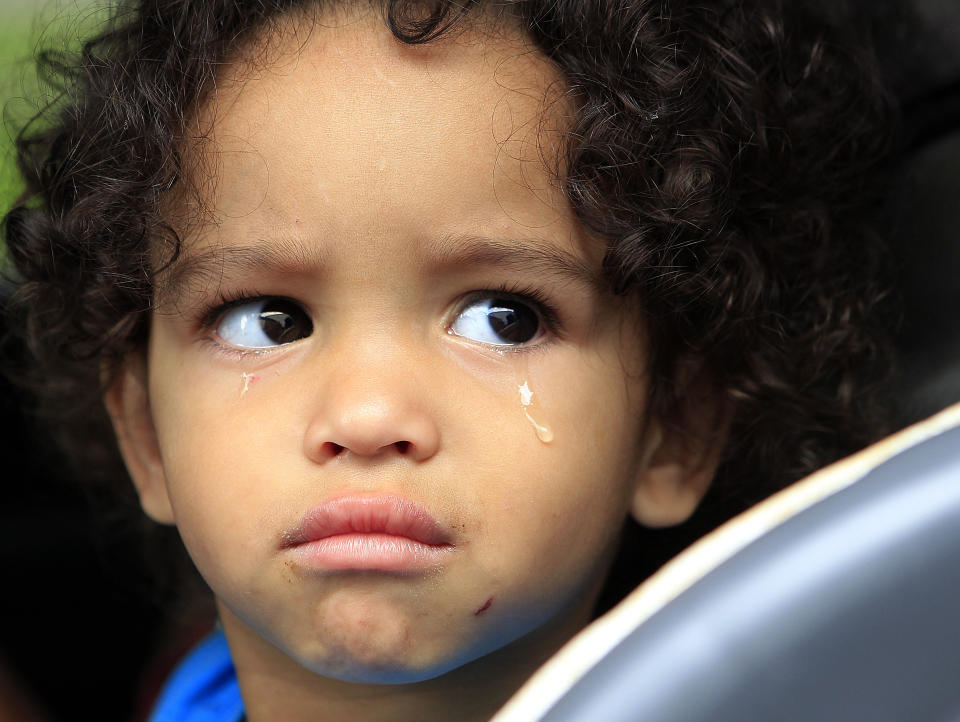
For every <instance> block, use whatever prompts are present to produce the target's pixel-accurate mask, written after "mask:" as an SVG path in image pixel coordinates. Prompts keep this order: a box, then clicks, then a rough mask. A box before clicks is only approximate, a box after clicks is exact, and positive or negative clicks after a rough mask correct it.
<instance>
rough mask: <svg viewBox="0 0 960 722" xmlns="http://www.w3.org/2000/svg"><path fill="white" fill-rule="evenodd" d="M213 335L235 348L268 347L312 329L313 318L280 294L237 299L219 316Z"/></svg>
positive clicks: (295, 339)
mask: <svg viewBox="0 0 960 722" xmlns="http://www.w3.org/2000/svg"><path fill="white" fill-rule="evenodd" d="M216 332H217V336H219V337H220V338H221V339H222V340H224V341H226V342H227V343H228V344H230V345H231V346H237V347H239V348H270V347H273V346H282V345H283V344H287V343H292V342H293V341H298V340H299V339H301V338H306V337H307V336H309V335H310V334H311V333H313V322H312V321H311V320H310V317H309V316H307V313H306V311H304V310H303V309H302V308H301V307H300V306H299V305H297V304H296V303H294V302H293V301H288V300H286V299H283V298H258V299H254V300H251V301H242V302H240V303H237V304H235V305H233V306H231V307H230V308H228V309H227V310H226V311H224V313H223V315H221V316H220V322H219V323H218V324H217V331H216Z"/></svg>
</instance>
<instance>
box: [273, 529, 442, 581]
mask: <svg viewBox="0 0 960 722" xmlns="http://www.w3.org/2000/svg"><path fill="white" fill-rule="evenodd" d="M452 550H453V547H451V546H449V545H441V546H433V545H431V544H424V543H423V542H418V541H416V540H414V539H410V538H408V537H401V536H394V535H392V534H371V533H363V534H357V533H351V534H337V535H336V536H328V537H324V538H323V539H318V540H316V541H312V542H307V543H304V544H299V545H297V546H295V547H293V548H291V549H290V551H291V552H292V553H293V554H294V556H295V557H297V558H298V561H299V562H300V563H301V564H303V565H304V566H307V567H311V568H314V569H318V570H321V571H346V570H353V571H382V572H416V571H426V570H429V569H434V568H436V567H438V566H440V565H441V564H443V562H444V560H445V559H446V557H447V556H448V555H449V554H450V552H451V551H452Z"/></svg>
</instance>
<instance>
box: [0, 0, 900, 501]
mask: <svg viewBox="0 0 960 722" xmlns="http://www.w3.org/2000/svg"><path fill="white" fill-rule="evenodd" d="M326 4H333V3H332V0H330V1H329V2H326V3H325V2H323V1H322V0H321V2H314V1H313V0H309V1H308V0H122V1H121V2H119V7H118V8H117V10H116V11H115V12H114V14H113V16H112V18H111V20H110V21H109V23H108V24H107V25H106V26H105V27H104V28H103V29H102V31H101V32H99V34H97V35H96V36H95V37H93V38H92V39H90V40H89V41H87V42H86V43H85V44H84V45H83V47H82V49H81V50H80V51H79V54H78V56H72V55H68V54H66V53H63V52H60V53H54V52H47V53H46V54H43V55H42V56H41V58H40V62H41V66H42V68H43V69H44V70H45V74H46V77H47V78H48V80H50V81H51V82H52V83H53V84H54V85H55V87H57V88H58V89H59V91H60V95H59V99H58V100H57V101H56V102H54V103H53V104H52V105H51V106H50V107H48V108H47V109H46V110H45V111H44V112H42V113H41V114H40V115H38V116H37V118H35V119H34V121H33V122H32V123H31V124H29V125H28V126H27V127H26V128H25V129H23V131H22V132H21V133H20V135H19V138H18V150H19V167H20V170H21V171H22V173H23V175H24V177H25V179H26V182H27V191H26V193H25V194H24V196H23V197H22V199H21V200H20V201H19V202H18V203H17V204H16V205H15V206H14V207H13V208H12V210H10V211H9V213H8V214H7V215H6V217H5V234H6V242H7V247H8V249H9V260H10V261H12V262H13V264H14V266H15V274H16V276H17V289H16V292H15V294H14V297H13V298H12V300H11V303H10V309H11V313H12V316H11V319H12V322H11V325H12V326H13V328H15V329H17V330H18V331H19V333H20V334H21V335H22V337H23V338H24V339H25V341H26V343H27V345H28V347H29V349H30V350H31V352H32V354H33V361H32V362H31V364H30V369H29V371H30V372H31V373H32V374H33V378H40V379H42V382H41V384H40V386H38V388H39V389H40V390H41V391H42V392H43V398H44V399H45V400H46V403H47V409H48V410H53V411H52V412H51V415H52V416H54V417H55V418H56V419H57V420H58V421H59V422H61V423H60V428H61V436H62V437H63V439H64V443H65V444H68V445H69V446H68V448H69V449H70V450H71V451H70V455H71V456H72V457H74V458H75V459H79V460H82V461H81V464H80V465H81V466H82V467H83V469H85V470H86V471H87V472H91V471H92V472H95V473H97V474H99V475H100V476H101V477H102V479H103V480H105V481H109V482H110V483H113V484H115V485H117V486H124V487H128V486H129V484H128V483H127V482H126V479H125V477H123V476H122V472H121V471H119V470H120V469H121V465H120V463H119V460H118V455H117V452H116V449H115V448H114V445H113V442H112V435H111V433H110V431H109V426H108V424H107V422H106V418H105V413H104V411H103V407H102V403H101V396H102V391H103V388H104V384H105V383H109V381H110V379H109V369H111V368H116V367H117V362H118V361H119V360H120V359H122V358H123V357H124V356H125V355H126V354H128V353H130V352H131V351H134V350H136V349H138V348H141V347H142V346H143V345H144V343H145V341H146V339H147V336H148V332H149V320H150V313H151V304H152V298H153V295H154V288H153V284H154V280H155V278H156V275H155V274H156V268H152V267H151V264H150V248H151V246H154V245H155V243H156V240H157V239H164V240H165V241H168V242H170V243H171V246H170V247H171V249H172V252H173V253H174V254H176V252H178V250H179V242H180V241H179V238H177V236H176V233H175V232H174V231H173V230H172V228H171V227H170V225H169V224H168V223H166V222H165V219H164V216H163V213H162V212H161V208H160V204H161V201H162V200H163V199H165V198H167V197H168V194H170V193H171V192H173V190H174V189H175V188H176V187H177V186H178V183H180V182H181V181H183V180H184V175H185V173H184V172H183V165H182V162H181V161H182V159H181V156H180V154H179V149H181V148H182V147H183V144H184V139H185V137H186V132H185V130H184V124H185V118H188V117H190V115H191V113H192V112H194V111H195V110H196V109H197V108H198V107H200V106H201V105H202V104H203V102H204V99H205V97H206V94H207V93H208V92H210V91H211V89H212V88H213V86H214V81H215V77H216V75H217V73H218V68H219V67H220V66H222V64H223V63H225V62H228V61H229V59H230V57H231V54H233V53H236V52H238V49H241V48H242V47H243V45H244V43H248V42H249V38H251V37H255V36H256V33H257V32H259V31H262V30H264V29H265V28H268V27H269V26H270V25H271V24H272V23H274V22H276V21H277V20H278V19H279V18H280V17H281V15H282V14H284V13H286V12H289V11H291V10H295V9H297V8H299V7H300V6H304V5H310V6H313V5H317V6H319V7H320V8H323V7H324V5H326ZM376 5H377V6H378V7H381V6H382V8H383V12H384V17H385V22H387V23H388V25H389V27H390V29H391V30H392V32H393V34H394V35H395V36H396V37H397V38H398V39H399V40H400V41H402V42H405V43H427V42H431V41H432V40H433V39H435V38H437V37H438V36H440V35H443V34H445V33H449V32H450V31H451V28H455V27H457V26H459V25H462V24H463V23H464V22H467V21H469V17H473V16H476V15H477V14H478V12H479V10H478V9H477V7H476V6H481V9H482V10H483V11H484V12H485V13H488V14H490V13H493V14H495V15H496V16H497V17H498V18H500V20H505V21H508V22H510V23H511V24H514V25H516V26H519V27H520V28H521V29H522V30H523V31H524V32H525V33H526V34H527V35H528V36H529V38H530V39H531V40H532V41H533V43H534V44H535V45H536V47H538V48H539V49H540V50H541V51H542V52H543V54H544V55H545V56H546V57H548V58H549V59H550V60H552V62H553V63H555V64H556V66H557V67H558V68H559V70H560V72H561V73H562V76H563V78H564V79H565V82H566V85H567V90H568V93H569V95H570V97H572V98H574V99H575V106H576V109H577V110H576V115H575V117H574V119H573V120H572V125H571V127H570V128H569V134H568V142H567V144H566V151H565V152H566V157H565V158H564V159H563V167H564V168H565V173H564V174H563V177H562V178H561V179H560V180H561V181H562V186H563V188H564V190H565V193H566V196H567V198H568V199H569V202H570V204H571V206H572V208H573V209H574V211H575V213H576V215H577V217H578V218H579V220H580V221H581V222H582V223H583V224H584V226H585V227H586V228H587V229H589V231H590V232H592V233H593V234H594V235H595V236H596V237H598V238H599V239H601V240H602V241H604V242H605V243H606V244H607V248H608V250H607V253H606V258H605V264H604V271H605V273H606V276H607V279H608V280H609V282H610V283H611V285H612V287H613V288H614V289H615V291H616V292H617V293H619V294H624V295H631V296H635V297H637V298H638V299H640V300H641V301H642V304H641V305H642V308H643V309H644V313H645V314H646V320H647V322H648V326H649V329H650V330H649V334H650V339H651V353H652V358H651V363H652V369H653V378H654V383H653V384H652V390H651V394H652V403H653V407H652V408H653V409H654V410H655V412H656V413H658V414H659V415H660V416H661V417H662V418H665V419H670V418H671V417H672V416H673V415H675V414H676V413H677V409H678V408H681V407H682V405H683V403H684V392H683V389H682V388H681V385H680V384H679V382H678V377H679V370H680V369H689V368H698V369H701V370H703V371H704V372H705V374H706V376H707V378H708V381H709V386H710V388H711V389H712V392H711V393H715V394H716V395H717V396H718V397H719V398H722V399H725V400H726V402H727V403H729V405H730V408H731V409H732V410H733V414H732V426H731V437H730V443H729V446H728V449H727V452H726V456H725V458H724V461H723V463H722V465H721V469H720V471H719V474H718V479H717V483H716V487H717V491H716V492H711V493H713V494H720V495H723V494H725V493H726V494H736V495H738V498H739V501H738V502H737V503H738V504H739V505H740V506H743V505H746V504H749V503H751V502H753V501H755V500H757V499H759V498H762V497H763V496H765V495H767V494H768V493H770V492H771V491H773V490H776V489H778V488H781V487H783V486H784V485H786V484H788V483H790V482H792V481H794V480H796V479H798V478H800V477H802V476H804V475H806V474H807V473H809V472H811V471H813V470H814V469H816V468H818V467H820V466H822V465H823V464H825V463H828V462H830V461H832V460H834V459H837V458H838V457H840V456H843V455H845V454H847V453H849V452H851V451H853V450H855V449H857V448H859V447H861V446H863V445H864V444H866V443H867V442H869V441H870V440H872V439H873V438H875V437H876V436H877V435H878V434H879V433H880V432H882V431H883V428H882V420H883V419H884V418H886V417H885V415H884V414H883V413H882V404H881V403H880V401H879V396H878V395H877V394H876V393H875V392H874V389H875V387H876V383H877V381H878V379H880V378H881V377H882V376H883V375H884V373H885V369H886V367H887V365H888V352H887V343H886V340H885V333H884V330H883V328H884V325H885V323H886V319H885V316H884V314H882V313H880V312H879V308H880V305H879V304H880V301H881V300H882V299H883V297H884V295H885V288H886V287H887V284H886V282H885V281H884V278H885V272H884V270H883V269H884V262H885V261H884V258H885V254H884V251H883V249H882V247H881V245H880V243H879V241H878V239H877V236H876V233H875V232H874V230H873V229H871V227H870V225H869V223H868V222H867V220H868V218H869V211H870V209H871V207H872V205H871V204H872V203H874V202H875V201H876V198H877V197H878V196H877V189H878V186H877V179H878V178H879V177H880V174H878V172H877V171H878V169H879V168H880V167H881V165H882V161H883V159H884V157H885V156H886V154H887V149H888V146H889V139H890V137H891V131H890V129H891V125H892V111H891V107H892V106H891V103H890V100H889V97H888V95H887V94H886V92H885V91H884V89H883V87H882V85H881V83H880V80H879V77H878V73H877V71H876V70H875V68H874V65H873V63H872V62H871V60H870V55H869V53H868V52H867V51H866V50H864V49H863V48H865V47H866V46H865V45H864V44H862V43H860V42H859V41H856V39H854V38H852V37H851V33H850V30H849V28H844V27H841V26H839V25H838V24H836V23H832V22H831V21H830V20H829V17H828V16H827V15H824V14H823V13H815V12H811V11H810V7H809V5H807V6H804V5H803V4H802V3H798V2H793V1H790V0H697V1H696V2H693V1H687V0H670V1H669V2H666V1H665V0H630V1H629V2H627V1H626V0H489V1H487V0H467V1H466V2H464V3H461V2H458V1H457V0H435V1H434V0H429V1H422V2H421V1H420V0H386V1H385V2H383V3H376ZM103 369H107V371H108V372H107V373H106V374H104V373H102V370H103ZM24 373H26V369H21V375H22V374H24ZM91 455H95V456H91ZM118 478H120V479H122V482H121V483H118ZM715 498H717V497H715Z"/></svg>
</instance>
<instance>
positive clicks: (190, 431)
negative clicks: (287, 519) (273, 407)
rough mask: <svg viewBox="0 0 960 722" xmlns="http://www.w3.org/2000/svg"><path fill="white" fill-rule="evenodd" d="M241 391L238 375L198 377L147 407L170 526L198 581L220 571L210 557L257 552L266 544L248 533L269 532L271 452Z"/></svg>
mask: <svg viewBox="0 0 960 722" xmlns="http://www.w3.org/2000/svg"><path fill="white" fill-rule="evenodd" d="M233 381H236V383H232V382H233ZM240 384H241V381H240V379H239V374H238V375H237V379H233V378H232V375H231V376H230V377H226V375H223V376H221V377H212V376H211V377H209V378H206V377H205V376H204V375H203V374H202V373H200V374H197V375H195V376H193V381H192V382H190V383H186V382H180V383H178V384H177V388H176V389H171V388H163V386H162V385H161V386H160V387H159V388H157V389H156V391H157V394H156V396H155V398H156V399H157V401H155V402H154V404H153V407H154V418H155V422H156V424H157V434H158V440H159V444H160V453H161V456H162V458H163V465H164V471H165V474H166V482H167V488H168V492H169V495H170V501H171V505H172V507H173V510H174V515H175V521H176V524H177V527H178V530H179V532H180V535H181V537H182V538H183V541H184V544H185V545H186V547H187V549H188V550H189V552H190V554H191V556H192V557H193V558H194V561H195V562H196V563H197V566H198V567H199V568H200V570H201V572H202V573H203V574H204V576H207V575H208V574H207V571H208V569H210V568H212V567H216V566H219V565H220V562H217V563H213V562H212V560H213V559H214V557H224V556H226V557H230V556H236V557H237V558H239V559H243V558H244V556H245V555H250V554H253V553H255V552H256V553H259V552H261V551H262V550H260V549H259V548H257V545H262V544H263V543H265V542H264V540H263V539H262V534H257V533H255V532H256V531H257V530H258V529H259V530H262V529H271V528H274V526H272V525H271V524H270V514H271V510H274V511H275V506H276V504H275V502H274V503H272V502H271V500H270V499H269V498H268V494H269V491H270V489H271V486H272V484H271V479H270V478H269V476H270V474H271V473H279V471H280V469H279V468H277V467H276V466H273V465H272V463H271V459H270V458H269V456H268V454H267V453H266V451H268V450H269V449H270V447H271V444H270V443H269V439H267V438H265V437H264V433H265V427H264V425H263V424H259V425H257V424H255V423H253V421H254V420H255V419H257V418H263V417H262V416H261V415H260V414H259V413H253V412H252V409H251V408H250V407H251V406H253V405H254V403H255V401H256V400H255V399H254V398H253V394H247V395H246V396H245V397H244V398H242V399H241V398H240V392H239V391H238V389H240V388H241V386H240ZM173 391H175V393H173ZM264 400H265V397H261V399H259V401H260V403H261V404H262V403H263V402H264ZM252 402H254V403H252ZM273 418H276V417H273ZM273 428H275V427H273ZM274 445H275V442H274Z"/></svg>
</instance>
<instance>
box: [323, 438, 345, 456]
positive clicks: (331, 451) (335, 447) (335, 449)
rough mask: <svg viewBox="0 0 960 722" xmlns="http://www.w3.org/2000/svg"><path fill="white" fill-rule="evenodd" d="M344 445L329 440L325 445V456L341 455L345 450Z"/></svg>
mask: <svg viewBox="0 0 960 722" xmlns="http://www.w3.org/2000/svg"><path fill="white" fill-rule="evenodd" d="M343 449H344V447H342V446H340V444H335V443H333V442H332V441H327V442H325V443H324V445H323V453H324V455H325V456H328V457H331V458H332V457H334V456H339V455H340V454H341V453H342V452H343Z"/></svg>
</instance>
